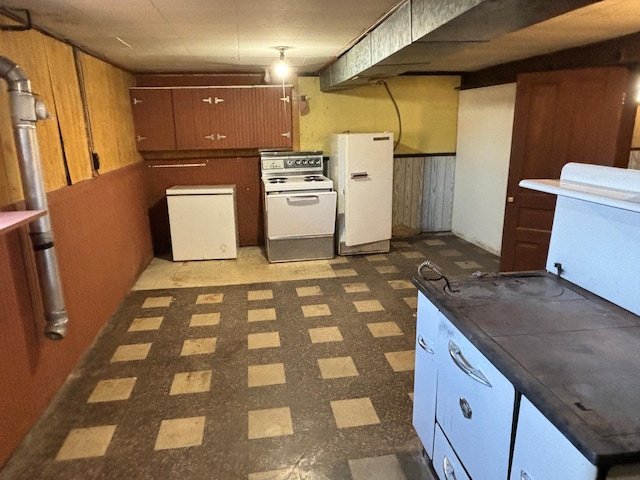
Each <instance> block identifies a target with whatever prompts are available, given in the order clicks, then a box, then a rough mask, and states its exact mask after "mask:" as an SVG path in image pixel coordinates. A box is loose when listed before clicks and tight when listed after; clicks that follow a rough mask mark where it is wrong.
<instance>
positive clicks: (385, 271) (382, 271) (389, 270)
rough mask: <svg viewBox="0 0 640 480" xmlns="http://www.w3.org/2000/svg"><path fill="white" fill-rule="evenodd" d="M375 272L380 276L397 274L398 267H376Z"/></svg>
mask: <svg viewBox="0 0 640 480" xmlns="http://www.w3.org/2000/svg"><path fill="white" fill-rule="evenodd" d="M376 270H377V271H378V273H379V274H381V275H385V274H388V273H398V272H399V271H400V270H398V267H396V266H395V265H385V266H382V267H376Z"/></svg>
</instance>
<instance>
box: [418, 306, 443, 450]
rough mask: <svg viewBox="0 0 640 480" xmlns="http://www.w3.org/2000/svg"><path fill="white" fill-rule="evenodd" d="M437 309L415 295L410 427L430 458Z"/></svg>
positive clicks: (434, 394) (434, 396) (434, 398)
mask: <svg viewBox="0 0 640 480" xmlns="http://www.w3.org/2000/svg"><path fill="white" fill-rule="evenodd" d="M440 315H442V314H441V313H440V312H439V311H438V309H437V308H436V307H435V306H434V305H433V304H432V303H431V302H430V301H429V300H427V299H426V297H425V296H424V295H422V294H419V295H418V325H417V328H416V362H415V372H414V386H413V401H414V405H419V408H414V409H413V426H414V427H415V429H416V432H418V435H419V436H420V438H421V439H422V446H423V447H424V449H425V452H426V453H427V455H428V456H429V458H433V432H434V427H435V422H436V388H437V382H438V369H437V366H436V355H435V351H436V340H437V338H438V322H439V316H440Z"/></svg>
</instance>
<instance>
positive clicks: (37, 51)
mask: <svg viewBox="0 0 640 480" xmlns="http://www.w3.org/2000/svg"><path fill="white" fill-rule="evenodd" d="M3 18H4V17H3ZM0 45H2V55H3V56H4V57H6V58H8V59H10V60H11V61H13V62H15V63H17V64H18V65H19V66H20V68H22V70H23V71H24V73H25V74H26V75H27V77H28V78H29V81H30V82H31V88H32V90H33V92H34V93H36V94H38V95H39V96H40V98H41V99H42V100H43V101H44V102H45V104H46V106H47V108H48V109H49V112H50V114H51V117H52V118H51V119H50V120H42V121H39V122H38V123H37V126H36V130H37V133H38V145H39V147H40V155H41V161H42V170H43V176H44V183H45V188H46V189H47V190H48V191H50V190H55V189H57V188H60V187H63V186H65V185H66V184H67V180H66V175H65V171H64V163H63V161H62V147H61V144H60V135H59V131H58V125H57V121H56V117H55V114H56V112H55V101H54V96H53V91H52V88H51V77H50V72H49V69H48V68H47V58H46V50H45V41H44V35H42V34H41V33H39V32H37V31H36V30H28V31H23V32H7V31H0ZM1 83H2V85H1V87H0V105H1V107H0V110H1V111H0V118H1V119H0V137H1V139H2V149H3V158H4V161H5V168H6V171H7V176H8V178H9V183H10V184H11V185H10V188H11V190H10V192H11V200H12V201H17V200H20V199H22V198H23V195H22V187H21V183H20V173H19V170H18V164H17V155H16V150H15V143H14V140H13V132H12V129H11V119H10V115H9V108H8V105H9V98H8V94H7V88H6V83H5V82H4V81H2V82H1Z"/></svg>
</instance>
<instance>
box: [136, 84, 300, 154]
mask: <svg viewBox="0 0 640 480" xmlns="http://www.w3.org/2000/svg"><path fill="white" fill-rule="evenodd" d="M134 90H135V91H136V92H143V91H145V89H133V90H132V92H133V91H134ZM150 91H156V92H160V91H161V92H164V93H166V94H168V95H169V100H170V101H171V105H172V106H171V109H170V110H167V113H166V115H164V117H163V120H164V121H166V122H167V123H169V124H170V127H171V138H172V139H173V142H174V143H173V145H169V144H159V145H158V147H157V148H155V147H154V148H148V146H147V145H146V144H145V145H144V146H145V148H140V147H142V146H143V144H142V143H141V142H138V145H139V146H140V147H139V150H215V149H234V148H275V147H291V146H292V145H293V140H292V135H291V102H290V97H291V88H290V87H286V88H285V89H284V92H283V89H282V87H249V86H239V87H174V88H170V89H163V90H157V89H156V90H153V89H146V92H150ZM132 95H133V93H132ZM162 101H163V102H165V103H166V102H167V98H166V97H163V98H162ZM156 108H158V109H159V108H160V107H159V106H157V107H156ZM135 121H136V128H137V122H138V119H137V117H136V120H135ZM163 132H164V133H163V135H165V136H167V135H168V133H167V131H166V129H165V130H164V131H163Z"/></svg>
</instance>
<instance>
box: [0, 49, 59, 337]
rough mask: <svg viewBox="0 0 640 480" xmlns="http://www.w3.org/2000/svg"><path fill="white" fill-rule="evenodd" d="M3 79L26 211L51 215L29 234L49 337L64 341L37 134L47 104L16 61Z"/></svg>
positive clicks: (2, 71)
mask: <svg viewBox="0 0 640 480" xmlns="http://www.w3.org/2000/svg"><path fill="white" fill-rule="evenodd" d="M0 77H2V78H3V79H4V80H5V81H6V82H7V85H8V90H9V105H10V108H11V124H12V126H13V136H14V140H15V143H16V150H17V153H18V161H19V167H20V176H21V180H22V190H23V192H24V199H25V205H26V208H27V209H28V210H44V211H46V212H47V213H46V214H45V215H44V216H42V217H39V218H37V219H35V220H33V221H32V222H31V223H30V224H29V235H30V237H31V243H32V244H33V250H34V252H35V256H36V266H37V269H38V280H39V283H40V288H41V290H42V299H43V302H44V311H45V318H46V320H47V325H46V328H45V336H46V337H47V338H49V339H51V340H61V339H62V338H64V335H65V334H66V331H67V323H68V320H69V317H68V315H67V311H66V309H65V306H64V299H63V296H62V285H61V283H60V274H59V271H58V260H57V258H56V252H55V248H54V243H53V231H52V230H51V220H50V217H49V213H48V209H49V205H48V203H47V192H46V190H45V187H44V180H43V177H42V165H41V162H40V149H39V147H38V138H37V134H36V122H37V121H38V120H42V119H44V118H46V115H47V114H46V110H45V107H44V104H43V103H42V102H41V101H39V100H37V99H36V97H35V96H34V94H33V93H32V92H31V84H30V82H29V79H28V78H27V77H26V75H25V74H24V72H23V71H22V70H21V69H20V67H18V65H16V64H15V63H14V62H12V61H11V60H9V59H8V58H5V57H2V56H0Z"/></svg>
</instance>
